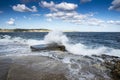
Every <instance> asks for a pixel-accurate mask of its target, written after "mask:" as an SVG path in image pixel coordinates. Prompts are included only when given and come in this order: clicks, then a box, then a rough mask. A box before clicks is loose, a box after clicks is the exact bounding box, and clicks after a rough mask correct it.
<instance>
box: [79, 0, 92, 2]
mask: <svg viewBox="0 0 120 80" xmlns="http://www.w3.org/2000/svg"><path fill="white" fill-rule="evenodd" d="M91 1H92V0H80V3H87V2H91Z"/></svg>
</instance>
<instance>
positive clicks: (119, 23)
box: [107, 20, 120, 25]
mask: <svg viewBox="0 0 120 80" xmlns="http://www.w3.org/2000/svg"><path fill="white" fill-rule="evenodd" d="M107 23H108V24H115V25H120V21H114V20H110V21H107Z"/></svg>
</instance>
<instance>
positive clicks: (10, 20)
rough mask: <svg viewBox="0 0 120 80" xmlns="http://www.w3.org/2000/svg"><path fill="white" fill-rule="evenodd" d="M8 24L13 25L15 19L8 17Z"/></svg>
mask: <svg viewBox="0 0 120 80" xmlns="http://www.w3.org/2000/svg"><path fill="white" fill-rule="evenodd" d="M6 23H7V24H8V25H15V19H13V18H10V19H9V21H7V22H6Z"/></svg>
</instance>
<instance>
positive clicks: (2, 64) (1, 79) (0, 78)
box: [0, 57, 12, 80]
mask: <svg viewBox="0 0 120 80" xmlns="http://www.w3.org/2000/svg"><path fill="white" fill-rule="evenodd" d="M11 64H12V60H11V59H8V58H1V57H0V80H7V75H8V71H9V69H10V66H11Z"/></svg>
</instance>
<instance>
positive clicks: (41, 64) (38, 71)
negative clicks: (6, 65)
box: [7, 56, 67, 80]
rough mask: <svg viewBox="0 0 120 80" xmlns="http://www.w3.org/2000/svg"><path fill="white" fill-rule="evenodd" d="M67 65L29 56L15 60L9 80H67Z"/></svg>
mask: <svg viewBox="0 0 120 80" xmlns="http://www.w3.org/2000/svg"><path fill="white" fill-rule="evenodd" d="M66 72H67V69H66V65H65V64H63V63H61V62H59V61H55V60H53V59H51V58H48V57H40V56H39V57H38V56H35V57H34V56H27V57H21V58H19V59H15V62H14V63H13V64H12V65H11V68H10V70H9V72H8V76H7V80H67V78H66V76H65V74H66Z"/></svg>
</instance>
